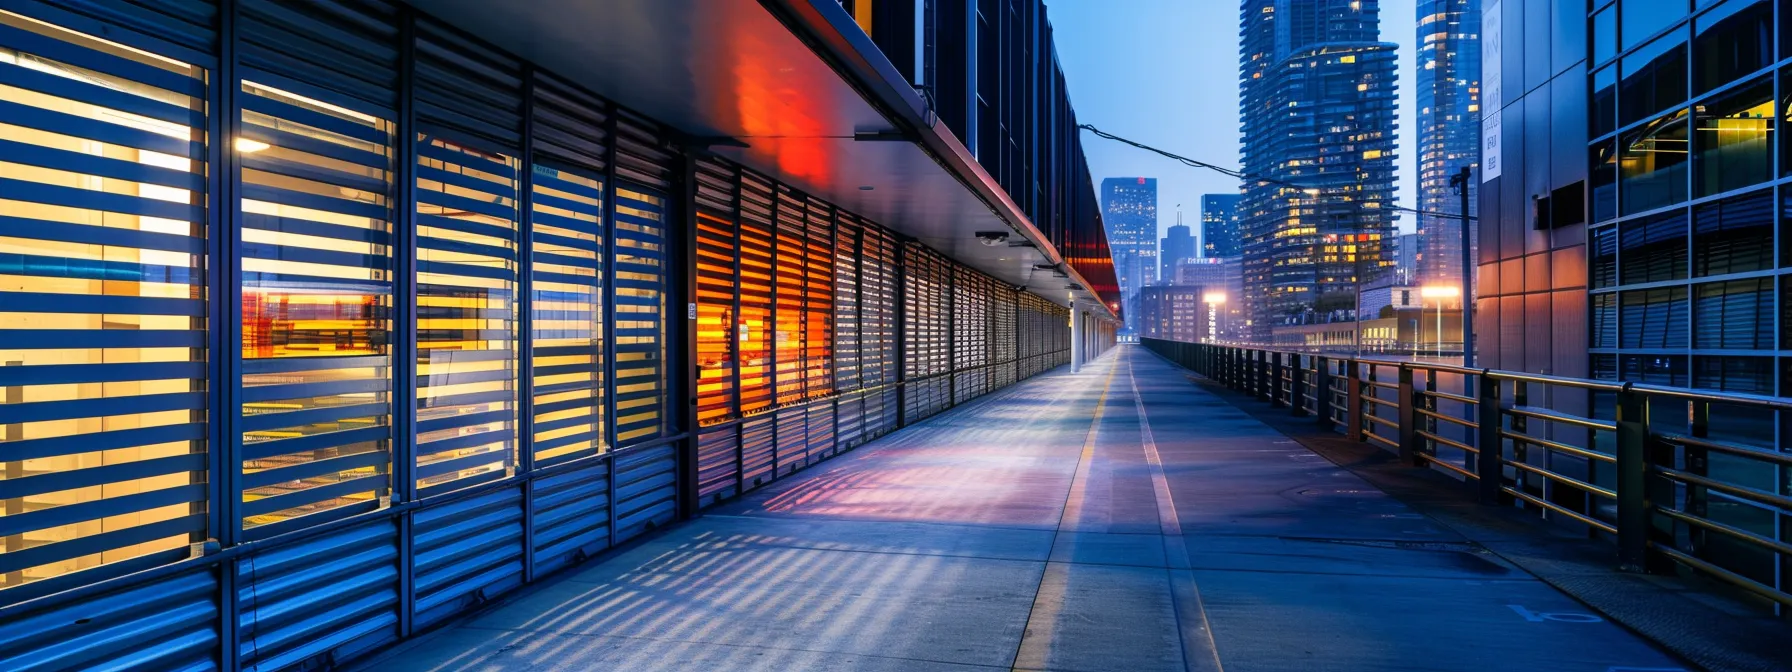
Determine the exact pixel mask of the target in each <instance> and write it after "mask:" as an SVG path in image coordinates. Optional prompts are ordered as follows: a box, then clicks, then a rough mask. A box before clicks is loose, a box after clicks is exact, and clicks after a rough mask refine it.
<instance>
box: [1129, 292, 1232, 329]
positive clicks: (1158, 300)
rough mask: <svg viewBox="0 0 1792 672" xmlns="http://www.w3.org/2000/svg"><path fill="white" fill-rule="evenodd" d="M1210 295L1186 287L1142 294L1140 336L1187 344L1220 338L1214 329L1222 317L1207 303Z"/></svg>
mask: <svg viewBox="0 0 1792 672" xmlns="http://www.w3.org/2000/svg"><path fill="white" fill-rule="evenodd" d="M1207 291H1209V288H1207V287H1201V286H1184V285H1159V286H1156V287H1146V288H1144V289H1141V290H1139V335H1140V336H1143V337H1145V338H1159V339H1164V340H1168V341H1181V342H1184V343H1203V342H1206V341H1208V340H1209V339H1208V337H1209V336H1217V333H1216V332H1215V330H1214V329H1213V326H1215V321H1214V318H1216V317H1217V316H1218V315H1217V313H1216V312H1215V311H1214V310H1209V306H1208V305H1207V303H1206V302H1205V301H1204V296H1205V294H1206V293H1207ZM1214 308H1215V309H1217V308H1218V306H1214Z"/></svg>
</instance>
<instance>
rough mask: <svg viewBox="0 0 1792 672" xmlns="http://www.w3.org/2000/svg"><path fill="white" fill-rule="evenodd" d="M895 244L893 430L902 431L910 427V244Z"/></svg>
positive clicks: (900, 242)
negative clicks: (894, 391) (894, 409)
mask: <svg viewBox="0 0 1792 672" xmlns="http://www.w3.org/2000/svg"><path fill="white" fill-rule="evenodd" d="M892 242H894V243H895V247H896V250H895V256H896V268H895V273H896V278H895V283H894V284H893V285H892V288H893V291H892V292H890V293H891V294H893V295H894V296H893V297H892V298H893V301H892V303H895V304H896V305H895V306H893V307H892V308H893V310H894V311H895V318H896V319H895V320H894V322H895V324H894V326H893V328H892V330H891V333H892V334H893V335H894V340H895V341H896V367H895V368H896V380H895V381H894V385H895V386H896V426H895V427H892V428H890V429H891V430H896V429H901V428H903V427H905V426H907V425H908V349H909V348H908V346H909V344H908V256H909V255H908V244H907V243H905V242H903V241H902V240H901V239H896V240H894V241H892Z"/></svg>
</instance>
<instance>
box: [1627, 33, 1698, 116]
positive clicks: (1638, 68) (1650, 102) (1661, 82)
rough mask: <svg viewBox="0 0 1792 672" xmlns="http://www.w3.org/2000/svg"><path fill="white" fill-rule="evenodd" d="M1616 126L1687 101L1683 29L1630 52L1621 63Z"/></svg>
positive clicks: (1684, 34) (1684, 35)
mask: <svg viewBox="0 0 1792 672" xmlns="http://www.w3.org/2000/svg"><path fill="white" fill-rule="evenodd" d="M1619 67H1620V68H1621V69H1622V70H1623V73H1622V79H1621V83H1620V84H1619V85H1618V97H1619V109H1618V113H1619V115H1620V119H1619V125H1620V126H1623V125H1628V124H1632V123H1635V122H1637V121H1640V120H1642V119H1647V118H1649V116H1651V115H1654V114H1657V113H1659V112H1661V111H1662V110H1665V109H1667V108H1669V107H1672V106H1674V105H1678V104H1680V103H1682V102H1685V101H1686V29H1685V28H1680V29H1677V30H1675V31H1674V32H1672V33H1669V34H1667V35H1664V36H1662V37H1661V39H1658V40H1656V41H1654V42H1650V43H1649V44H1647V45H1644V46H1643V48H1641V49H1638V50H1636V51H1634V52H1631V53H1630V54H1629V55H1627V56H1625V57H1624V58H1623V60H1622V61H1621V62H1620V64H1619Z"/></svg>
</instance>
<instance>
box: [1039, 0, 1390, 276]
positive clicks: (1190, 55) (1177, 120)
mask: <svg viewBox="0 0 1792 672" xmlns="http://www.w3.org/2000/svg"><path fill="white" fill-rule="evenodd" d="M1046 4H1047V6H1049V7H1050V11H1051V19H1052V30H1053V32H1054V35H1055V36H1056V40H1057V45H1058V55H1059V58H1060V59H1061V60H1062V61H1063V64H1064V68H1065V75H1066V78H1067V79H1068V80H1069V82H1070V97H1071V99H1072V100H1073V101H1075V103H1076V109H1077V116H1078V120H1079V121H1081V122H1083V123H1087V124H1092V125H1094V126H1097V127H1099V128H1101V129H1102V130H1104V131H1108V132H1110V133H1114V134H1116V135H1121V136H1124V137H1127V138H1131V139H1134V140H1138V141H1140V142H1145V143H1148V144H1151V145H1154V146H1157V147H1160V148H1163V149H1165V150H1169V151H1174V152H1177V153H1179V154H1183V155H1185V156H1189V157H1191V158H1195V159H1200V160H1202V161H1208V162H1212V163H1214V164H1217V165H1221V166H1226V167H1228V168H1238V167H1239V166H1238V160H1239V119H1238V27H1239V26H1238V18H1239V17H1238V10H1239V3H1238V2H1236V1H1235V0H1234V1H1213V0H1202V1H1200V2H1191V1H1189V0H1125V1H1124V2H1123V3H1111V2H1099V1H1097V0H1046ZM1380 4H1381V16H1382V22H1381V24H1382V25H1381V36H1380V39H1381V40H1382V41H1385V42H1393V43H1395V44H1397V45H1399V49H1398V52H1397V58H1398V61H1397V68H1398V70H1399V75H1398V78H1397V79H1398V82H1399V90H1398V95H1399V98H1398V105H1399V125H1400V127H1399V129H1398V130H1397V133H1398V137H1397V140H1396V143H1397V149H1396V153H1397V154H1398V155H1399V156H1400V160H1399V164H1398V188H1397V194H1398V197H1397V198H1398V204H1399V205H1401V206H1405V207H1415V206H1416V204H1417V203H1418V195H1417V186H1416V185H1417V175H1418V171H1417V163H1416V161H1417V159H1416V157H1417V152H1416V147H1417V145H1416V141H1417V137H1416V133H1417V126H1416V124H1414V123H1413V121H1414V120H1415V118H1416V117H1415V116H1414V115H1415V114H1416V112H1415V110H1416V109H1417V108H1416V107H1415V105H1416V104H1417V103H1416V96H1415V95H1414V94H1415V91H1416V89H1417V87H1416V86H1415V85H1414V82H1416V81H1417V71H1416V67H1415V61H1414V54H1415V51H1414V40H1415V38H1416V37H1417V31H1416V30H1414V28H1415V25H1416V22H1417V14H1416V12H1417V9H1416V6H1415V0H1382V1H1381V3H1380ZM1117 7H1123V8H1124V9H1117ZM1140 63H1152V64H1156V65H1155V67H1139V64H1140ZM1083 139H1084V150H1085V151H1086V152H1087V154H1088V157H1089V169H1090V174H1091V176H1092V178H1093V180H1094V181H1095V182H1097V183H1099V182H1100V181H1101V180H1103V179H1106V178H1109V177H1140V176H1143V177H1153V178H1157V180H1158V185H1159V186H1158V203H1159V208H1158V218H1157V223H1158V226H1157V229H1158V230H1157V233H1156V235H1155V237H1154V239H1161V238H1163V237H1166V236H1167V235H1168V234H1169V228H1170V227H1171V226H1174V225H1175V224H1176V208H1177V207H1178V206H1180V207H1181V208H1182V209H1183V211H1184V212H1185V213H1186V214H1185V221H1187V218H1192V217H1199V212H1200V209H1201V195H1202V194H1213V193H1231V192H1236V191H1237V190H1238V186H1239V185H1238V181H1237V180H1235V179H1232V178H1229V177H1226V176H1224V175H1221V174H1220V173H1217V172H1214V171H1210V170H1201V169H1197V168H1190V167H1188V166H1184V165H1182V164H1180V163H1177V162H1175V161H1172V160H1170V159H1166V158H1163V157H1161V156H1156V155H1153V154H1151V153H1148V152H1145V151H1142V150H1139V149H1137V148H1133V147H1128V146H1125V145H1122V144H1119V143H1114V142H1108V141H1104V140H1100V139H1097V138H1094V137H1093V136H1089V135H1087V134H1085V135H1084V138H1083ZM1398 219H1399V225H1398V226H1399V230H1400V231H1401V232H1405V233H1410V232H1412V231H1413V230H1414V227H1415V226H1416V222H1415V221H1414V218H1413V217H1412V216H1411V215H1408V214H1404V213H1402V214H1401V215H1399V217H1398ZM1203 245H1205V241H1203Z"/></svg>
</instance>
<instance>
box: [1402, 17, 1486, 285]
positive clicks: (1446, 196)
mask: <svg viewBox="0 0 1792 672" xmlns="http://www.w3.org/2000/svg"><path fill="white" fill-rule="evenodd" d="M1418 30H1419V35H1418V41H1417V42H1415V44H1417V45H1418V59H1417V60H1418V72H1419V75H1418V106H1417V107H1418V109H1417V115H1416V118H1415V120H1414V122H1415V123H1416V124H1417V126H1418V150H1419V193H1418V196H1419V209H1420V210H1422V211H1424V212H1426V213H1437V214H1436V215H1433V214H1423V215H1419V216H1418V224H1419V226H1418V232H1419V240H1420V244H1421V248H1420V249H1419V250H1417V251H1416V258H1417V261H1418V267H1417V268H1416V269H1415V272H1416V273H1417V275H1416V279H1417V281H1418V282H1421V283H1424V284H1428V285H1437V284H1450V285H1455V286H1459V287H1460V286H1461V285H1462V284H1463V282H1462V220H1460V219H1456V218H1452V217H1450V216H1449V215H1456V216H1460V215H1461V214H1462V212H1461V210H1462V205H1461V204H1462V200H1461V197H1460V196H1458V195H1457V193H1456V191H1455V190H1454V189H1452V188H1451V186H1450V178H1451V177H1452V176H1454V175H1456V174H1457V173H1458V172H1459V171H1461V170H1462V169H1463V168H1465V167H1470V166H1472V165H1473V164H1474V163H1475V162H1476V160H1477V157H1479V156H1480V141H1481V0H1418ZM1478 182H1479V180H1476V179H1471V180H1469V184H1468V191H1469V194H1468V215H1469V216H1470V217H1473V216H1474V215H1475V212H1476V210H1478V208H1477V207H1476V202H1475V199H1476V194H1477V192H1478V191H1479V190H1478V189H1477V188H1476V187H1477V186H1478V185H1477V183H1478ZM1440 215H1441V216H1440ZM1469 235H1470V236H1471V240H1472V236H1473V235H1474V223H1473V222H1472V221H1471V222H1470V223H1469ZM1471 251H1472V250H1471ZM1473 286H1474V283H1473V282H1472V281H1471V282H1470V283H1469V287H1471V288H1472V287H1473Z"/></svg>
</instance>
